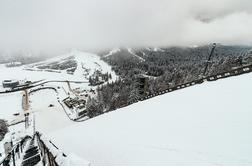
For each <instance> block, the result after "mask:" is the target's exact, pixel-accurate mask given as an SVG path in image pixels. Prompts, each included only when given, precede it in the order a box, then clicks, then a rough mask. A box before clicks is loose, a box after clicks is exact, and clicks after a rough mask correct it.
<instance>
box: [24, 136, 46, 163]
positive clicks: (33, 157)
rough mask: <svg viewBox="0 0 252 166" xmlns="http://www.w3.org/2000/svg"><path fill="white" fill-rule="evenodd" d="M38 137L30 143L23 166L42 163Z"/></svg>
mask: <svg viewBox="0 0 252 166" xmlns="http://www.w3.org/2000/svg"><path fill="white" fill-rule="evenodd" d="M35 137H36V136H35V135H34V137H33V139H32V140H31V142H30V145H29V147H28V148H27V150H26V151H25V154H24V157H23V162H22V164H21V165H22V166H34V165H36V164H38V163H39V162H40V161H41V155H40V150H39V147H38V145H37V142H36V140H35V139H36V138H35Z"/></svg>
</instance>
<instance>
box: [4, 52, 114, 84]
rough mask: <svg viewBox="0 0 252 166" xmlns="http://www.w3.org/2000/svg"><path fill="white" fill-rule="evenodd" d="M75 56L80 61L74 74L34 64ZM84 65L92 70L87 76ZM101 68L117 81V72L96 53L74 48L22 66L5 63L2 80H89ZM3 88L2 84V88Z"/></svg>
mask: <svg viewBox="0 0 252 166" xmlns="http://www.w3.org/2000/svg"><path fill="white" fill-rule="evenodd" d="M70 56H74V57H75V60H76V61H77V63H78V66H77V69H76V71H75V73H74V74H73V75H71V74H67V73H66V72H61V73H58V72H47V71H43V70H38V69H36V68H35V67H34V66H36V65H37V64H40V63H43V64H46V63H52V62H57V61H62V60H63V59H65V58H67V57H70ZM82 65H83V66H84V67H85V68H87V69H90V72H89V73H87V78H85V77H84V76H83V74H84V73H83V70H81V68H82ZM25 69H32V70H35V71H29V70H25ZM97 69H98V70H101V71H102V72H103V73H106V72H108V73H111V75H112V80H111V81H115V80H116V79H117V76H116V74H115V72H113V71H112V70H111V67H110V66H109V65H108V64H107V63H105V62H104V61H102V60H100V57H99V56H98V55H96V54H92V53H86V52H81V51H78V50H74V51H72V52H70V53H68V54H65V55H61V56H58V57H54V58H51V59H48V60H46V61H42V62H39V63H35V64H31V65H27V66H20V67H12V68H7V67H6V66H5V65H4V64H1V65H0V71H1V75H0V82H2V81H3V80H6V79H17V80H30V81H38V80H44V79H46V80H68V81H87V80H88V76H89V75H92V74H93V72H94V71H95V70H97ZM1 88H2V85H1V86H0V89H1Z"/></svg>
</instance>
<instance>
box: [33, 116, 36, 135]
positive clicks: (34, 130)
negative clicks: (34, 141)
mask: <svg viewBox="0 0 252 166" xmlns="http://www.w3.org/2000/svg"><path fill="white" fill-rule="evenodd" d="M35 127H36V126H35V114H33V135H35V132H36V128H35Z"/></svg>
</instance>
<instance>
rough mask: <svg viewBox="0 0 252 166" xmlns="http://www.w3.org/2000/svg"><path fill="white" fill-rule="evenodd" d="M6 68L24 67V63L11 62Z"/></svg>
mask: <svg viewBox="0 0 252 166" xmlns="http://www.w3.org/2000/svg"><path fill="white" fill-rule="evenodd" d="M5 66H6V67H18V66H22V62H10V63H7V64H5Z"/></svg>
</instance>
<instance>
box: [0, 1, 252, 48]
mask: <svg viewBox="0 0 252 166" xmlns="http://www.w3.org/2000/svg"><path fill="white" fill-rule="evenodd" d="M251 12H252V1H251V0H22V1H20V0H0V50H15V51H17V50H32V51H41V50H43V51H45V50H46V51H58V50H66V49H70V48H80V49H97V48H106V47H118V46H168V45H193V44H204V43H210V42H221V43H228V44H251V43H252V31H251V29H252V19H251V18H252V13H251Z"/></svg>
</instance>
